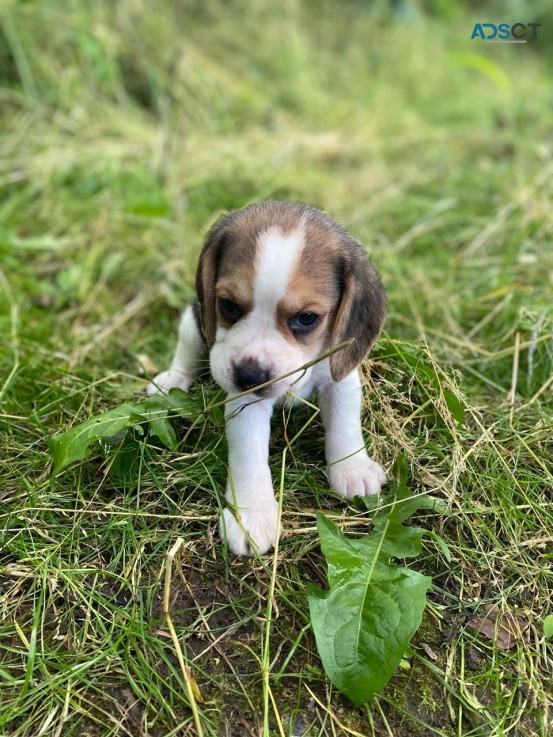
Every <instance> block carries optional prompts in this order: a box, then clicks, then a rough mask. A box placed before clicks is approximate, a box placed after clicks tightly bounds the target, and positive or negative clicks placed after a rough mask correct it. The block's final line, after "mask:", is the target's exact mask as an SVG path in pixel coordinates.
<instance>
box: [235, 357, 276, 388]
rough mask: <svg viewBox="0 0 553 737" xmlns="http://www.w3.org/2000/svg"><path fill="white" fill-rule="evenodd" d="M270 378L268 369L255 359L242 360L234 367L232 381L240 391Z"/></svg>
mask: <svg viewBox="0 0 553 737" xmlns="http://www.w3.org/2000/svg"><path fill="white" fill-rule="evenodd" d="M270 378H271V377H270V373H269V371H268V370H267V369H266V368H263V367H262V366H260V365H259V364H258V363H257V361H242V363H239V364H237V365H236V366H235V367H234V381H235V383H236V386H237V387H239V388H240V389H241V390H242V391H246V390H247V389H253V388H254V386H259V385H260V384H264V383H265V382H266V381H269V379H270Z"/></svg>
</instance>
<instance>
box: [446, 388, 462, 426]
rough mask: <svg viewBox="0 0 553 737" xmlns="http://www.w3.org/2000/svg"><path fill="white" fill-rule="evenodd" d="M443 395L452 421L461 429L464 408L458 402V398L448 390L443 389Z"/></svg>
mask: <svg viewBox="0 0 553 737" xmlns="http://www.w3.org/2000/svg"><path fill="white" fill-rule="evenodd" d="M443 395H444V399H445V403H446V404H447V408H448V409H449V411H450V412H451V414H452V416H453V419H454V420H455V422H456V423H457V425H458V426H459V427H462V426H463V425H464V424H465V408H464V407H463V405H462V403H461V402H460V401H459V398H458V397H457V396H456V395H455V394H454V393H453V392H452V391H450V390H449V389H444V390H443Z"/></svg>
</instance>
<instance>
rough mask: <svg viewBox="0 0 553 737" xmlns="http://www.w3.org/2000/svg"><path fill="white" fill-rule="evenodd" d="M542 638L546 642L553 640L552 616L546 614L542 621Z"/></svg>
mask: <svg viewBox="0 0 553 737" xmlns="http://www.w3.org/2000/svg"><path fill="white" fill-rule="evenodd" d="M543 636H544V637H545V639H546V640H551V638H553V614H548V615H547V617H546V618H545V619H544V620H543Z"/></svg>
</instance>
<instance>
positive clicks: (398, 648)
mask: <svg viewBox="0 0 553 737" xmlns="http://www.w3.org/2000/svg"><path fill="white" fill-rule="evenodd" d="M394 475H395V477H396V479H398V482H397V486H396V489H395V492H394V493H393V494H388V495H385V496H382V497H380V498H375V497H357V499H358V500H359V501H361V502H363V503H364V504H365V506H366V508H367V510H368V511H369V512H371V514H372V521H373V526H372V529H371V531H370V532H369V533H368V534H367V535H364V536H362V537H359V538H356V539H347V538H345V537H344V536H343V535H342V534H341V532H340V531H339V529H338V528H337V527H336V525H335V524H334V523H333V522H331V521H330V520H329V519H327V518H326V517H324V515H322V514H321V515H319V516H318V518H317V530H318V532H319V537H320V543H321V549H322V552H323V554H324V556H325V558H326V561H327V565H328V584H329V590H328V591H321V590H320V589H317V588H316V587H314V586H312V585H309V586H308V594H307V595H308V600H309V610H310V614H311V623H312V626H313V630H314V632H315V639H316V641H317V647H318V650H319V655H320V657H321V660H322V663H323V666H324V669H325V671H326V673H327V675H328V677H329V678H330V680H331V681H332V683H333V684H334V685H335V686H336V687H337V688H338V689H339V690H340V691H341V692H342V693H344V694H345V695H346V696H348V697H349V698H350V699H351V700H352V701H353V702H355V703H356V704H362V703H364V702H366V701H368V700H369V699H371V698H373V697H374V696H375V695H376V694H378V693H379V692H380V691H381V690H382V688H383V687H384V686H385V684H386V683H387V682H388V681H389V679H390V678H391V677H392V675H393V674H394V672H395V670H396V669H397V668H398V667H399V666H400V663H401V660H402V657H403V656H404V654H405V651H406V648H407V645H408V643H409V641H410V639H411V637H412V636H413V635H414V633H415V632H416V631H417V629H418V627H419V625H420V623H421V619H422V615H423V612H424V607H425V605H426V592H427V590H428V588H429V587H430V585H431V579H430V578H429V577H428V576H423V575H422V574H420V573H418V572H416V571H413V570H411V569H410V568H405V567H403V566H401V565H399V564H397V563H395V562H394V560H395V559H397V558H414V557H416V556H417V555H418V554H419V553H420V551H421V546H422V538H423V536H424V535H427V534H428V535H430V536H431V537H432V538H433V539H435V540H436V541H439V542H440V543H442V545H443V548H442V549H443V550H444V549H445V550H444V554H445V555H446V557H447V555H449V550H448V548H447V546H446V545H445V543H443V541H441V540H440V538H439V537H438V536H437V535H436V533H434V532H429V531H427V530H425V529H423V528H420V527H409V526H408V525H406V524H404V523H405V522H406V520H407V519H408V518H409V517H410V516H411V515H412V514H414V513H415V512H417V511H418V510H420V509H431V510H434V511H439V512H441V513H444V512H445V511H446V510H445V505H444V504H443V502H441V501H440V500H438V499H435V498H433V497H430V496H428V495H425V494H416V495H413V494H412V492H410V491H409V489H408V488H407V477H408V470H407V460H406V457H405V456H404V455H403V454H402V455H400V456H399V457H398V459H397V461H396V465H395V468H394Z"/></svg>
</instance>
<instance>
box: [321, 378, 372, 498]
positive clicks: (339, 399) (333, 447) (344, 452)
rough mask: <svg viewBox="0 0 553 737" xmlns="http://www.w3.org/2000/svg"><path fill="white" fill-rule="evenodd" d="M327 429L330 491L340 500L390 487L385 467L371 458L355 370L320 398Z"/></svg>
mask: <svg viewBox="0 0 553 737" xmlns="http://www.w3.org/2000/svg"><path fill="white" fill-rule="evenodd" d="M319 406H320V409H321V416H322V420H323V424H324V427H325V433H326V437H325V451H326V462H327V464H328V470H327V474H328V480H329V482H330V487H331V488H332V489H334V490H335V491H336V492H338V494H340V496H343V497H346V498H347V499H351V498H352V497H354V496H355V495H357V494H359V495H360V496H368V495H369V494H378V493H379V492H380V487H381V486H382V485H383V484H385V483H386V474H385V473H384V470H383V469H382V467H381V466H380V465H379V464H378V463H376V462H375V461H373V460H372V459H371V458H369V456H368V454H367V451H366V450H365V443H364V441H363V432H362V430H361V380H360V378H359V371H358V369H355V370H354V371H352V372H351V373H350V374H348V375H347V376H346V377H345V378H343V379H342V381H339V382H338V383H334V382H331V383H329V384H327V385H326V386H325V387H324V388H323V389H322V390H321V392H320V394H319Z"/></svg>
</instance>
